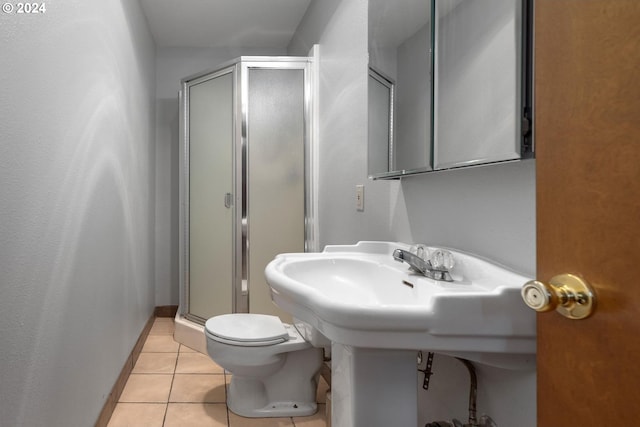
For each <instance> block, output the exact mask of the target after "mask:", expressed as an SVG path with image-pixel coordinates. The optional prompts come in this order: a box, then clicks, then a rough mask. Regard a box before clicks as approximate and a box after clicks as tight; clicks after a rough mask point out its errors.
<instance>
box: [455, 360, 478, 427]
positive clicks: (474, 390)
mask: <svg viewBox="0 0 640 427" xmlns="http://www.w3.org/2000/svg"><path fill="white" fill-rule="evenodd" d="M456 359H457V360H458V361H460V362H461V363H462V364H463V365H464V366H466V368H467V370H468V371H469V379H470V383H471V384H470V386H469V423H468V424H469V426H474V427H475V426H479V425H480V424H478V419H477V418H476V415H477V414H476V401H477V398H478V377H477V376H476V368H475V367H474V366H473V364H472V363H471V362H469V361H468V360H467V359H462V358H460V357H456Z"/></svg>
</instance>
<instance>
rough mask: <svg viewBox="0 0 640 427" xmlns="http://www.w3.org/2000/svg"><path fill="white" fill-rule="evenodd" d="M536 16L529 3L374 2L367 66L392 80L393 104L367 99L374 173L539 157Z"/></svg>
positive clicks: (394, 174)
mask: <svg viewBox="0 0 640 427" xmlns="http://www.w3.org/2000/svg"><path fill="white" fill-rule="evenodd" d="M531 12H532V2H531V1H530V0H521V1H516V2H514V1H513V0H484V1H482V2H479V1H474V0H431V1H425V0H398V1H394V2H389V1H388V0H369V64H370V68H371V69H372V70H373V71H372V72H373V74H376V75H377V76H381V77H382V78H383V79H386V80H387V81H389V82H391V85H392V90H391V92H390V93H391V95H389V96H391V97H392V98H391V99H390V100H386V99H384V98H382V97H379V96H375V95H372V96H370V97H369V111H370V135H371V138H370V141H369V176H370V177H371V178H374V179H378V178H397V177H402V176H405V175H411V174H416V173H423V172H430V171H439V170H446V169H453V168H460V167H467V166H477V165H483V164H490V163H497V162H504V161H513V160H519V159H522V158H528V157H532V156H533V147H532V138H531V131H530V129H531V65H530V64H531V37H530V32H531V26H530V16H531ZM432 17H434V18H432ZM372 72H370V77H369V84H370V88H369V92H370V95H371V93H372V91H375V90H374V89H372V86H376V85H379V84H380V83H379V81H380V78H375V77H372ZM382 103H387V105H388V106H387V107H385V108H383V107H382V106H381V105H382ZM389 106H390V107H389ZM383 111H387V114H388V116H387V117H386V118H385V117H382V116H381V115H382V112H383ZM371 121H375V124H374V125H373V126H374V127H378V129H377V130H376V131H375V132H373V131H372V129H371V127H372V123H371ZM382 123H389V126H390V127H389V129H388V131H387V132H386V133H385V130H384V129H380V125H381V124H382ZM383 134H386V135H387V139H386V140H384V141H383V138H382V137H381V135H383Z"/></svg>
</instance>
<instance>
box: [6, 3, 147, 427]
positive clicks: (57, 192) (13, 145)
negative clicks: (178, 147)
mask: <svg viewBox="0 0 640 427" xmlns="http://www.w3.org/2000/svg"><path fill="white" fill-rule="evenodd" d="M45 3H46V8H47V9H46V12H44V13H41V14H39V15H33V16H29V15H18V14H15V13H14V14H8V13H2V14H0V51H1V52H2V55H1V59H0V62H1V64H2V67H1V68H2V73H0V117H1V118H2V119H1V120H0V183H1V185H0V218H1V220H0V242H2V243H1V244H0V289H1V292H2V296H1V298H0V338H1V340H2V344H1V345H0V379H1V380H0V414H1V416H0V424H1V425H3V426H5V425H6V426H34V427H37V426H91V425H93V424H94V423H95V421H96V419H97V417H98V415H99V413H100V410H101V409H102V406H103V404H104V402H105V400H106V398H107V396H108V394H109V392H110V391H111V388H112V386H113V383H114V381H115V379H116V378H117V377H118V374H119V372H120V370H121V369H122V367H123V365H124V363H125V360H126V358H127V357H128V355H129V353H130V351H131V350H132V348H133V345H134V344H135V342H136V340H137V338H138V336H139V335H140V332H141V331H142V329H143V327H144V325H145V323H146V321H147V320H148V319H149V317H150V316H151V315H152V313H153V308H154V305H155V301H154V292H155V286H154V257H153V247H154V227H155V226H154V221H155V214H154V209H155V157H156V149H155V143H154V139H155V135H154V133H155V127H154V114H155V112H154V108H155V104H154V95H155V71H154V55H155V46H154V43H153V40H152V38H151V35H150V33H149V32H148V29H147V25H146V21H145V18H144V16H143V15H142V13H141V10H140V9H139V5H138V2H134V1H130V0H120V1H117V0H113V1H97V0H90V1H87V0H82V1H80V0H67V1H64V2H45Z"/></svg>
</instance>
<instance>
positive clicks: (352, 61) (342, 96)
mask: <svg viewBox="0 0 640 427" xmlns="http://www.w3.org/2000/svg"><path fill="white" fill-rule="evenodd" d="M316 43H317V44H319V56H320V64H319V70H320V75H319V85H320V88H319V92H320V99H319V112H318V115H319V139H320V142H319V150H318V151H319V153H318V154H319V182H318V206H319V218H318V222H319V243H320V248H323V247H324V246H325V245H327V244H340V243H352V242H354V241H357V240H363V239H366V240H393V239H394V234H393V230H392V224H393V218H394V216H395V215H397V212H396V209H397V206H396V202H393V203H392V202H391V201H392V200H394V201H395V200H397V196H398V190H399V188H400V187H399V183H398V182H393V181H380V182H376V183H375V184H373V183H372V182H371V181H369V180H368V178H367V163H366V159H367V155H366V153H367V151H366V150H367V109H366V106H367V80H368V78H367V76H368V74H367V73H368V55H367V1H366V0H342V1H341V0H322V1H312V2H311V4H310V6H309V9H308V10H307V13H306V14H305V16H304V18H303V20H302V22H301V24H300V26H299V27H298V30H297V32H296V34H295V35H294V38H293V40H292V42H291V44H290V45H289V48H288V49H289V54H291V55H306V54H308V52H309V51H310V49H311V47H312V46H313V44H316ZM357 184H365V186H366V188H365V195H364V201H365V202H364V205H365V209H364V211H363V212H360V211H357V210H356V190H355V188H356V187H355V186H356V185H357ZM401 209H402V208H401ZM400 215H403V214H402V213H400ZM405 218H406V216H405Z"/></svg>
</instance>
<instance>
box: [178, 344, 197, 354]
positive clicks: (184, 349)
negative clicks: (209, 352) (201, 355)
mask: <svg viewBox="0 0 640 427" xmlns="http://www.w3.org/2000/svg"><path fill="white" fill-rule="evenodd" d="M180 353H198V352H197V351H196V350H194V349H192V348H191V347H187V346H186V345H184V344H180Z"/></svg>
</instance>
